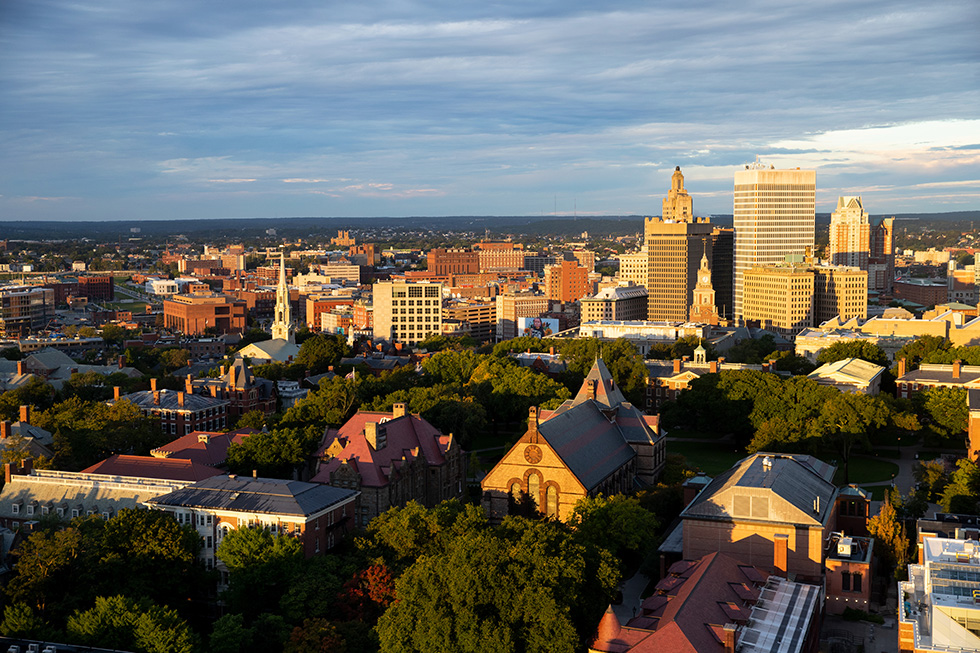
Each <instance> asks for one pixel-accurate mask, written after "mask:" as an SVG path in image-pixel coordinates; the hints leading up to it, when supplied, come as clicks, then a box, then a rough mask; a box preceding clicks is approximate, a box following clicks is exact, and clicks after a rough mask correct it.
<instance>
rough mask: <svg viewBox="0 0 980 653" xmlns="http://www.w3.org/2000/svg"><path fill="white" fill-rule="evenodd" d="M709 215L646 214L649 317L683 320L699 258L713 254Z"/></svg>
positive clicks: (689, 303)
mask: <svg viewBox="0 0 980 653" xmlns="http://www.w3.org/2000/svg"><path fill="white" fill-rule="evenodd" d="M711 232H712V226H711V223H710V221H709V219H708V218H689V219H687V220H683V221H681V220H670V219H665V218H647V219H646V221H645V226H644V233H645V237H646V249H647V255H648V259H647V283H646V288H647V295H648V304H647V319H649V320H656V321H660V320H665V321H684V320H686V319H687V315H688V308H689V307H690V306H691V301H692V299H693V296H694V286H695V285H696V284H697V277H698V269H699V262H700V260H701V258H702V257H703V256H707V257H708V258H711Z"/></svg>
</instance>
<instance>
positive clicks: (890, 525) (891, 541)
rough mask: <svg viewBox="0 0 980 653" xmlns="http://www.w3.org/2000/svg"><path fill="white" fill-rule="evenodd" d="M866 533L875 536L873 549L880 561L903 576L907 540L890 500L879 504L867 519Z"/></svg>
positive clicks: (905, 563)
mask: <svg viewBox="0 0 980 653" xmlns="http://www.w3.org/2000/svg"><path fill="white" fill-rule="evenodd" d="M868 533H870V534H871V536H872V537H873V538H875V551H876V552H877V553H878V556H879V557H880V559H881V561H882V562H883V563H884V564H885V565H886V566H887V567H888V568H894V569H895V576H896V577H897V578H899V579H901V578H904V577H905V567H906V565H907V564H908V556H909V540H908V536H907V535H906V533H905V524H904V523H902V521H901V520H900V519H899V518H898V512H897V511H896V510H895V506H893V505H892V503H891V501H889V500H887V497H886V501H884V502H883V503H882V504H881V510H879V511H878V514H877V515H875V516H874V517H872V518H871V519H869V520H868Z"/></svg>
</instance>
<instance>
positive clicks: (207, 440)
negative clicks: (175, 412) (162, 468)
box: [150, 429, 257, 467]
mask: <svg viewBox="0 0 980 653" xmlns="http://www.w3.org/2000/svg"><path fill="white" fill-rule="evenodd" d="M254 433H257V431H255V430H254V429H238V430H236V431H229V432H228V433H215V432H212V431H193V432H191V433H188V434H187V435H185V436H183V437H180V438H177V439H176V440H174V441H172V442H168V443H167V444H165V445H163V446H162V447H159V448H157V449H154V450H153V451H151V452H150V453H152V454H153V456H154V457H156V458H186V459H188V460H191V461H193V462H195V463H199V464H201V465H209V466H211V467H217V466H219V465H223V464H224V463H225V461H226V460H227V459H228V447H229V446H231V444H232V443H235V444H238V443H239V442H241V441H242V440H244V439H245V438H247V437H248V436H250V435H252V434H254Z"/></svg>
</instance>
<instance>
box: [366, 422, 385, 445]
mask: <svg viewBox="0 0 980 653" xmlns="http://www.w3.org/2000/svg"><path fill="white" fill-rule="evenodd" d="M364 437H365V438H366V439H367V441H368V444H370V445H371V447H372V448H373V449H374V450H375V451H381V450H382V449H384V448H385V445H386V444H387V443H388V442H387V437H386V435H385V427H384V426H380V428H379V424H378V423H377V422H366V423H365V424H364Z"/></svg>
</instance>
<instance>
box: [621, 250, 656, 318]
mask: <svg viewBox="0 0 980 653" xmlns="http://www.w3.org/2000/svg"><path fill="white" fill-rule="evenodd" d="M649 270H650V254H649V252H647V247H646V245H644V246H643V248H642V249H641V250H640V251H639V252H633V253H632V254H620V255H619V280H620V281H621V282H622V283H626V284H633V285H634V286H643V287H644V288H646V286H647V282H648V281H649ZM643 319H646V317H644V318H643Z"/></svg>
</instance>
